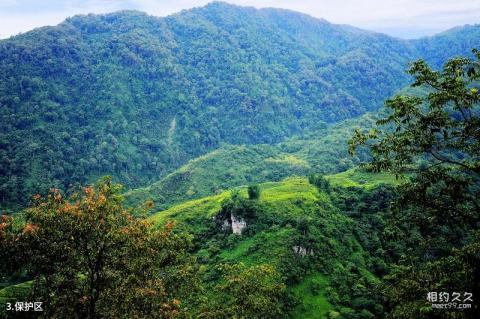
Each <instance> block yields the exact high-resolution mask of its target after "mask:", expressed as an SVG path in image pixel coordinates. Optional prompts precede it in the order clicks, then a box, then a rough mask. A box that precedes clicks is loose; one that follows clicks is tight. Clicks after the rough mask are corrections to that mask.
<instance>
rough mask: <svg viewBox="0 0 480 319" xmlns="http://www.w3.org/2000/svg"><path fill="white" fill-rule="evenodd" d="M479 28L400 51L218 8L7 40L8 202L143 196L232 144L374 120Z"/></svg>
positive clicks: (352, 33)
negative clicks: (73, 194) (87, 187)
mask: <svg viewBox="0 0 480 319" xmlns="http://www.w3.org/2000/svg"><path fill="white" fill-rule="evenodd" d="M479 30H480V28H478V26H470V27H465V28H463V29H462V28H460V29H454V30H451V31H449V32H446V33H444V34H440V35H438V36H435V37H432V38H425V39H421V40H415V41H404V40H399V39H395V38H391V37H388V36H385V35H382V34H375V33H372V32H367V31H363V30H358V29H354V28H350V27H346V26H341V25H334V24H330V23H328V22H327V21H323V20H318V19H314V18H312V17H309V16H306V15H303V14H299V13H295V12H291V11H286V10H278V9H264V10H255V9H252V8H243V7H237V6H233V5H229V4H225V3H218V2H215V3H212V4H209V5H207V6H205V7H202V8H196V9H192V10H187V11H182V12H180V13H178V14H175V15H172V16H168V17H166V18H157V17H153V16H148V15H146V14H144V13H141V12H135V11H127V12H118V13H112V14H107V15H87V16H75V17H72V18H69V19H67V20H66V21H65V22H63V23H61V24H59V25H58V26H54V27H44V28H39V29H36V30H33V31H31V32H27V33H25V34H22V35H19V36H16V37H12V38H10V39H7V40H2V41H0V61H1V62H0V63H1V64H0V70H1V72H0V77H1V78H0V92H1V94H0V105H1V120H0V125H1V130H0V132H1V137H0V143H1V148H0V152H1V155H0V169H1V174H0V178H1V181H0V194H1V196H0V201H1V203H0V204H1V206H2V207H3V208H12V207H19V206H24V205H26V204H27V203H28V200H29V198H30V197H31V196H32V195H33V194H35V193H37V192H41V193H44V192H45V191H46V190H48V189H49V188H50V187H52V186H54V187H59V188H62V189H71V188H72V187H75V186H77V185H81V184H85V183H90V182H93V181H94V180H95V179H96V178H98V177H100V176H102V175H105V174H108V175H112V176H114V178H115V179H116V180H117V181H120V182H121V183H123V184H124V185H126V186H127V187H129V188H134V187H140V186H146V185H148V184H149V183H151V182H154V181H157V180H159V179H161V178H163V177H165V176H166V175H167V174H169V173H171V172H173V171H174V170H175V169H178V168H180V166H181V165H183V164H185V163H186V161H188V160H189V159H192V158H195V157H197V156H199V155H203V154H205V153H207V152H209V151H211V150H214V149H216V148H218V147H219V146H221V145H222V144H224V143H228V144H259V143H264V144H275V143H279V142H282V141H284V140H285V139H287V138H290V137H293V136H302V135H305V134H308V133H310V132H311V131H312V130H316V129H318V128H319V127H322V126H323V125H325V123H327V124H328V123H335V122H338V121H341V120H344V119H349V118H355V117H358V116H360V115H362V114H363V113H365V112H367V111H375V110H378V109H379V108H380V107H381V106H382V103H383V100H384V99H385V98H388V97H389V96H391V95H392V94H393V93H394V92H395V91H396V90H398V89H401V88H402V87H403V86H405V85H406V84H407V83H408V75H407V74H406V73H405V72H404V70H405V69H406V67H407V63H408V62H410V61H412V60H414V59H416V58H418V57H422V58H425V59H426V60H427V61H429V62H432V63H434V64H436V65H441V64H442V62H444V61H445V60H446V59H447V58H449V57H452V56H455V55H459V54H461V55H466V54H469V52H470V49H471V48H472V47H474V46H475V45H476V44H477V43H478V42H477V40H478V35H479V32H480V31H479ZM387 53H388V54H387ZM437 53H438V54H437Z"/></svg>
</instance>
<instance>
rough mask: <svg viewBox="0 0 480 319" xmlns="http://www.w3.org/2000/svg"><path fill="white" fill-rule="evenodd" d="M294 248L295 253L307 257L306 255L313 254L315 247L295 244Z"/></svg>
mask: <svg viewBox="0 0 480 319" xmlns="http://www.w3.org/2000/svg"><path fill="white" fill-rule="evenodd" d="M292 250H293V252H294V253H295V254H297V255H299V256H302V257H305V256H306V255H313V254H314V253H313V249H311V248H305V247H303V246H293V247H292Z"/></svg>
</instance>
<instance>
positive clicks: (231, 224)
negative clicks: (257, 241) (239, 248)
mask: <svg viewBox="0 0 480 319" xmlns="http://www.w3.org/2000/svg"><path fill="white" fill-rule="evenodd" d="M245 227H247V222H246V221H245V219H243V218H242V217H238V218H237V217H236V216H235V215H233V214H230V216H229V217H227V219H225V220H224V221H223V223H222V229H223V230H227V229H229V228H231V229H232V233H233V234H237V235H241V234H242V231H243V229H244V228H245Z"/></svg>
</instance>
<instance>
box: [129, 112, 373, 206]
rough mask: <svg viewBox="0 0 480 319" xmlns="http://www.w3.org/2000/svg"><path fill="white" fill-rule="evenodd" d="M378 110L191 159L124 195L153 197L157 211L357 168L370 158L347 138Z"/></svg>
mask: <svg viewBox="0 0 480 319" xmlns="http://www.w3.org/2000/svg"><path fill="white" fill-rule="evenodd" d="M377 117H378V115H377V114H365V115H363V116H361V117H360V118H358V119H355V120H348V121H344V122H342V123H340V124H336V125H331V126H324V127H323V128H319V129H318V130H315V131H311V132H309V134H308V136H306V137H304V138H292V139H289V140H287V141H285V142H282V143H279V144H275V145H267V144H262V145H241V146H234V145H226V146H222V147H220V148H218V149H217V150H215V151H213V152H210V153H207V154H206V155H204V156H200V157H198V158H196V159H193V160H191V161H189V162H188V163H187V164H186V165H184V166H182V167H180V168H179V169H178V170H176V171H174V172H173V173H171V174H169V175H167V176H166V177H164V178H162V179H161V180H159V181H157V182H155V183H153V184H151V185H149V186H147V187H144V188H138V189H134V190H132V191H128V192H126V193H125V199H126V203H127V204H129V205H131V206H138V205H141V204H142V203H143V202H145V201H147V200H152V201H153V202H154V204H155V208H156V209H165V208H168V207H170V206H171V205H173V204H175V203H181V202H183V201H185V200H191V199H195V198H200V197H203V196H208V195H212V194H217V193H219V192H221V191H222V190H226V189H229V188H231V187H237V186H242V185H243V186H245V185H249V184H252V183H261V182H267V181H280V180H282V179H284V178H286V177H289V176H306V175H308V174H310V173H313V172H316V173H323V174H331V173H336V172H340V171H344V170H347V169H349V168H351V167H354V166H355V165H357V164H358V163H360V162H361V161H362V160H365V159H366V158H367V154H366V153H364V152H363V153H362V152H359V154H357V155H356V156H355V157H352V156H350V155H349V154H348V152H347V144H348V143H347V142H348V139H349V138H350V136H351V135H352V134H353V130H354V129H355V128H356V127H362V128H363V129H369V128H370V127H372V125H373V123H374V122H375V120H376V118H377Z"/></svg>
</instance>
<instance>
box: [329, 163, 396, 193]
mask: <svg viewBox="0 0 480 319" xmlns="http://www.w3.org/2000/svg"><path fill="white" fill-rule="evenodd" d="M326 178H327V180H328V181H329V182H330V184H331V185H332V186H340V187H345V188H348V187H363V188H366V189H371V188H375V187H377V186H379V185H381V184H398V183H400V182H401V180H397V179H396V178H395V176H394V175H391V174H387V173H370V172H365V171H362V170H360V169H358V168H353V169H349V170H347V171H345V172H342V173H338V174H334V175H330V176H327V177H326Z"/></svg>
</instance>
